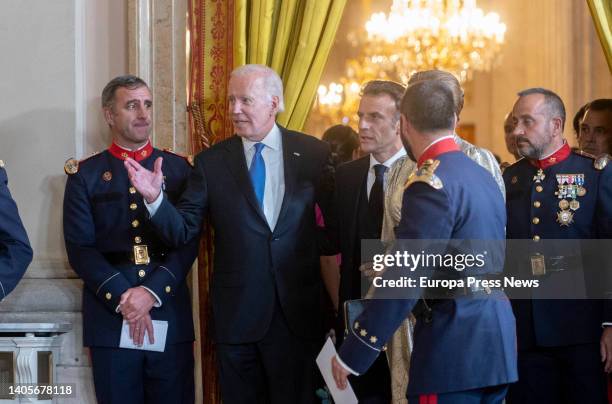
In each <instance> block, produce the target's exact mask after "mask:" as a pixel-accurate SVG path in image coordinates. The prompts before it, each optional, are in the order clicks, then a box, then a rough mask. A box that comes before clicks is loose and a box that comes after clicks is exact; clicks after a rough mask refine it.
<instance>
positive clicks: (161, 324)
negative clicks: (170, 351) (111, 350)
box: [119, 320, 168, 352]
mask: <svg viewBox="0 0 612 404" xmlns="http://www.w3.org/2000/svg"><path fill="white" fill-rule="evenodd" d="M166 334H168V322H167V321H162V320H153V336H154V337H155V342H154V343H153V344H151V343H150V342H149V335H148V333H147V332H146V331H145V337H144V342H143V343H142V345H141V346H138V345H136V344H134V341H132V339H131V338H130V326H129V325H128V322H127V321H126V320H123V326H122V327H121V339H120V341H119V348H127V349H141V350H144V351H156V352H164V350H165V349H166Z"/></svg>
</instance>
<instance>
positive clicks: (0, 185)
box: [0, 160, 32, 301]
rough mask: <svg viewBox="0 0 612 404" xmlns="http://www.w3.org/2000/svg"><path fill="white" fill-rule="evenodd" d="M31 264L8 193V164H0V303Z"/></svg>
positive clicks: (30, 254) (21, 228) (27, 247)
mask: <svg viewBox="0 0 612 404" xmlns="http://www.w3.org/2000/svg"><path fill="white" fill-rule="evenodd" d="M31 261H32V248H30V241H29V240H28V235H27V233H26V231H25V229H24V228H23V224H22V223H21V219H20V218H19V212H18V210H17V205H16V204H15V201H14V200H13V198H12V197H11V192H10V191H9V189H8V178H7V176H6V171H5V170H4V162H3V161H2V160H0V301H2V299H4V298H5V297H6V296H7V295H8V294H9V293H10V292H11V290H13V289H14V288H15V286H17V283H18V282H19V280H20V279H21V277H22V276H23V274H24V272H25V270H26V268H27V267H28V265H30V262H31Z"/></svg>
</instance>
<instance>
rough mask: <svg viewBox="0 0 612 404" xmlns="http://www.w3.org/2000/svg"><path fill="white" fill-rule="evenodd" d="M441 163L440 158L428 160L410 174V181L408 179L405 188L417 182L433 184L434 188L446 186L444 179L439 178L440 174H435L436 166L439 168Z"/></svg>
mask: <svg viewBox="0 0 612 404" xmlns="http://www.w3.org/2000/svg"><path fill="white" fill-rule="evenodd" d="M439 165H440V161H439V160H431V159H429V160H426V161H425V163H423V166H422V167H421V168H419V169H418V170H417V171H415V172H413V173H412V174H410V176H409V177H408V181H406V185H405V186H404V189H406V188H408V187H409V186H410V185H412V184H414V183H415V182H424V183H425V184H427V185H429V186H431V187H432V188H434V189H442V188H443V187H444V185H443V184H442V180H440V178H438V176H437V175H436V174H434V171H436V168H438V166H439Z"/></svg>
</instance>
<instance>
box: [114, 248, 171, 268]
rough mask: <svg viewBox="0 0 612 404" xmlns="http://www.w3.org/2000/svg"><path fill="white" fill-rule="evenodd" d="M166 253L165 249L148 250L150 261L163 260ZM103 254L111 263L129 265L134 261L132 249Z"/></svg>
mask: <svg viewBox="0 0 612 404" xmlns="http://www.w3.org/2000/svg"><path fill="white" fill-rule="evenodd" d="M166 254H167V253H166V252H165V251H162V252H158V251H153V252H151V251H149V257H150V259H151V261H158V262H159V261H163V259H164V257H165V256H166ZM103 255H104V258H106V260H107V261H108V263H109V264H111V265H130V264H134V263H135V259H134V252H133V251H114V252H108V253H104V254H103Z"/></svg>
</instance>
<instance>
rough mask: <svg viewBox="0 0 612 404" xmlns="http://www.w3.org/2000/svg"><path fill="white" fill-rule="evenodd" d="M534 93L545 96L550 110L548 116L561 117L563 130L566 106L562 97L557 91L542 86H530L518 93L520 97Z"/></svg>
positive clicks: (547, 107)
mask: <svg viewBox="0 0 612 404" xmlns="http://www.w3.org/2000/svg"><path fill="white" fill-rule="evenodd" d="M532 94H541V95H543V96H544V104H545V105H546V109H547V110H548V117H549V118H554V117H558V118H561V131H563V128H564V127H565V106H564V105H563V100H562V99H561V97H559V96H558V95H557V94H556V93H555V92H553V91H551V90H548V89H546V88H542V87H533V88H528V89H526V90H523V91H519V92H518V94H517V95H518V96H519V97H525V96H527V95H532Z"/></svg>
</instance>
